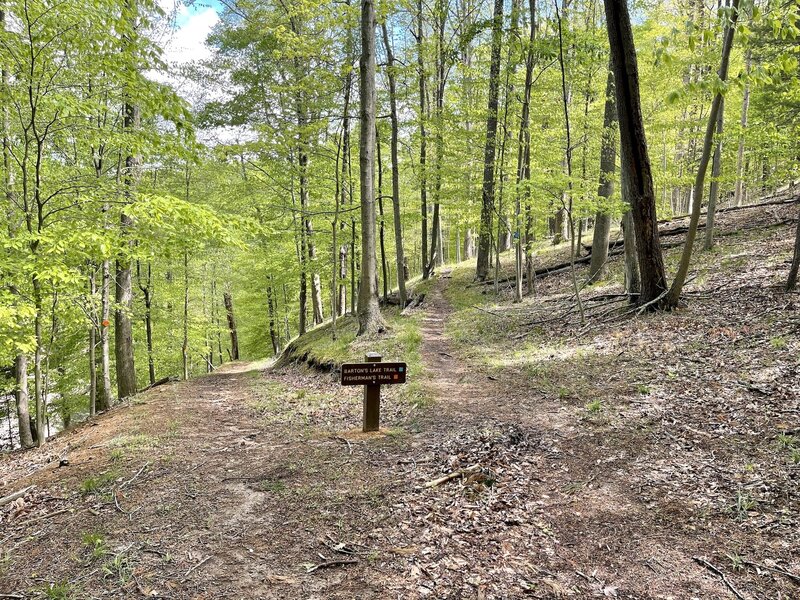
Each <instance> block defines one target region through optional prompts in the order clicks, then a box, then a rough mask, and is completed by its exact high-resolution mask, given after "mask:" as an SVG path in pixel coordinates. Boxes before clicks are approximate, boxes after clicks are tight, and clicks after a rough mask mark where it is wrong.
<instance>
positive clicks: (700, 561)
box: [692, 556, 745, 600]
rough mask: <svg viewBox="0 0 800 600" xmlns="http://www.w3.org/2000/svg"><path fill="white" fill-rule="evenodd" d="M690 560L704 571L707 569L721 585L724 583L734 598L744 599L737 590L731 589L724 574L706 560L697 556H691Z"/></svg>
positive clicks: (730, 584) (731, 585) (731, 586)
mask: <svg viewBox="0 0 800 600" xmlns="http://www.w3.org/2000/svg"><path fill="white" fill-rule="evenodd" d="M692 560H694V562H696V563H697V564H699V565H701V566H703V567H705V568H706V569H708V570H709V571H711V572H712V573H714V574H715V575H716V576H717V577H719V578H720V579H722V583H724V584H725V585H726V586H727V587H728V589H729V590H730V591H731V593H733V595H734V596H736V597H737V598H738V599H739V600H745V597H744V596H742V594H741V593H740V592H739V590H737V589H736V588H735V587H733V584H732V583H731V582H730V581H728V578H727V577H725V573H723V572H722V571H720V570H719V569H718V568H717V567H715V566H714V565H712V564H711V563H710V562H708V561H707V560H706V559H704V558H700V557H699V556H693V557H692Z"/></svg>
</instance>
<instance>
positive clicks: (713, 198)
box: [703, 97, 725, 250]
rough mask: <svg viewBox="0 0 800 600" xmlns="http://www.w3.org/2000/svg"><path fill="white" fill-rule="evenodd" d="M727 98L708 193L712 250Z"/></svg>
mask: <svg viewBox="0 0 800 600" xmlns="http://www.w3.org/2000/svg"><path fill="white" fill-rule="evenodd" d="M724 115H725V98H724V97H723V98H722V100H721V102H720V106H719V114H718V115H717V134H716V138H717V140H716V141H717V143H716V144H715V147H714V158H713V159H712V160H711V190H710V191H709V193H708V208H707V209H706V234H705V238H706V239H705V243H704V244H703V247H704V249H706V250H711V248H713V247H714V217H715V216H716V212H717V202H718V201H719V178H720V175H721V174H722V132H723V127H724Z"/></svg>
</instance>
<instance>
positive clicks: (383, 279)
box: [375, 127, 389, 302]
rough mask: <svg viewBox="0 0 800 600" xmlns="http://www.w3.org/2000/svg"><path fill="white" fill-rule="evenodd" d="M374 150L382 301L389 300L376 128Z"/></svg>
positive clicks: (378, 138) (381, 174)
mask: <svg viewBox="0 0 800 600" xmlns="http://www.w3.org/2000/svg"><path fill="white" fill-rule="evenodd" d="M375 149H376V152H377V155H378V215H379V217H380V229H379V233H378V237H379V246H380V250H381V284H382V285H383V301H384V302H386V301H388V300H389V273H388V268H387V265H386V221H385V220H384V218H383V160H382V158H381V139H380V135H379V133H378V128H377V127H376V128H375Z"/></svg>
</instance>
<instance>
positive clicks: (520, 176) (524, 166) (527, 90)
mask: <svg viewBox="0 0 800 600" xmlns="http://www.w3.org/2000/svg"><path fill="white" fill-rule="evenodd" d="M528 8H529V10H530V19H531V23H530V27H531V30H530V35H529V38H528V47H527V48H526V50H525V87H524V88H523V90H522V112H521V116H520V125H519V139H518V149H517V188H516V194H515V197H516V204H515V207H514V212H515V223H514V238H515V243H514V271H515V274H516V276H517V281H516V282H515V286H514V301H515V302H522V269H523V254H524V251H523V243H524V242H523V239H522V238H523V231H522V217H523V216H522V204H523V201H522V198H523V197H524V198H525V205H526V206H528V205H529V204H530V188H529V182H530V153H531V132H530V104H531V88H532V87H533V64H534V58H535V56H534V48H533V46H534V44H535V42H536V0H529V2H528ZM523 187H524V190H522V189H521V188H523ZM530 286H531V280H530V279H529V280H528V287H530Z"/></svg>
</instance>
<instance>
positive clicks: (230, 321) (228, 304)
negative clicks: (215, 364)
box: [222, 292, 239, 360]
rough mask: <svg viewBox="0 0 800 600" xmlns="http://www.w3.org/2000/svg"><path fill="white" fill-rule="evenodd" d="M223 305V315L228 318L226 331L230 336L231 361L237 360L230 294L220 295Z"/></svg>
mask: <svg viewBox="0 0 800 600" xmlns="http://www.w3.org/2000/svg"><path fill="white" fill-rule="evenodd" d="M222 301H223V302H224V303H225V313H226V315H227V316H228V331H229V332H230V334H231V359H232V360H239V333H238V331H237V330H236V318H235V317H234V316H233V298H232V297H231V295H230V292H224V293H223V294H222Z"/></svg>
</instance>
